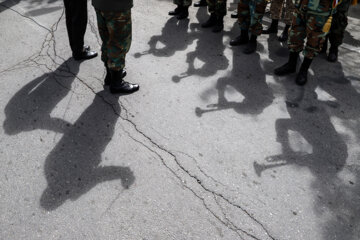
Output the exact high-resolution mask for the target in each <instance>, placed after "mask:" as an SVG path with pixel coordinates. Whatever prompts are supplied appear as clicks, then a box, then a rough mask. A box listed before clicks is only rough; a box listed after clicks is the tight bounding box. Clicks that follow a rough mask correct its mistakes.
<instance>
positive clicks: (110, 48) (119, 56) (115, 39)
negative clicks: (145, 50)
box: [96, 10, 132, 71]
mask: <svg viewBox="0 0 360 240" xmlns="http://www.w3.org/2000/svg"><path fill="white" fill-rule="evenodd" d="M96 16H97V22H98V28H99V33H100V37H101V40H102V46H101V52H102V54H101V60H102V61H103V62H104V63H105V64H107V66H108V67H109V68H110V69H112V70H114V71H119V70H121V69H123V68H124V67H125V57H126V54H127V52H128V51H129V49H130V45H131V37H132V32H131V31H132V30H131V29H132V28H131V27H132V26H131V10H127V11H124V12H102V11H99V10H96Z"/></svg>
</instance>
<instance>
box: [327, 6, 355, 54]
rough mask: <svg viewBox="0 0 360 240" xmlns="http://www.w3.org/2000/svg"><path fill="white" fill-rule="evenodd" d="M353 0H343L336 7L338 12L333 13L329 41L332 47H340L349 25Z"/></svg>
mask: <svg viewBox="0 0 360 240" xmlns="http://www.w3.org/2000/svg"><path fill="white" fill-rule="evenodd" d="M350 4H351V0H343V1H342V3H340V5H339V6H337V8H336V13H335V14H334V15H333V20H332V25H331V29H330V33H329V41H330V43H331V47H336V48H338V47H339V46H340V45H341V44H342V42H343V39H344V33H345V29H346V26H347V25H348V18H347V15H348V11H349V8H350Z"/></svg>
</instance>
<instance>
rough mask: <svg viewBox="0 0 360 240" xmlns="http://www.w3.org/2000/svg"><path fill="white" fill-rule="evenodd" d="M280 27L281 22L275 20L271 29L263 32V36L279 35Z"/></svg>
mask: <svg viewBox="0 0 360 240" xmlns="http://www.w3.org/2000/svg"><path fill="white" fill-rule="evenodd" d="M278 25H279V20H277V19H273V20H272V21H271V25H270V27H269V28H268V29H266V30H264V31H262V34H270V33H277V32H278Z"/></svg>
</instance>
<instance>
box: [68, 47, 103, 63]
mask: <svg viewBox="0 0 360 240" xmlns="http://www.w3.org/2000/svg"><path fill="white" fill-rule="evenodd" d="M97 55H98V54H97V52H95V51H90V50H89V49H85V48H84V49H83V51H82V52H80V53H73V58H74V59H75V60H76V61H81V60H88V59H91V58H94V57H97Z"/></svg>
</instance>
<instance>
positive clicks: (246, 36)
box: [230, 30, 249, 46]
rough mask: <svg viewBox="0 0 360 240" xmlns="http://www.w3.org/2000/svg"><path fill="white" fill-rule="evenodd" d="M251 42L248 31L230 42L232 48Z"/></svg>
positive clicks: (242, 31) (244, 31)
mask: <svg viewBox="0 0 360 240" xmlns="http://www.w3.org/2000/svg"><path fill="white" fill-rule="evenodd" d="M248 42H249V32H248V30H241V33H240V36H238V37H236V38H234V39H232V40H231V41H230V45H231V46H239V45H244V44H247V43H248Z"/></svg>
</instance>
